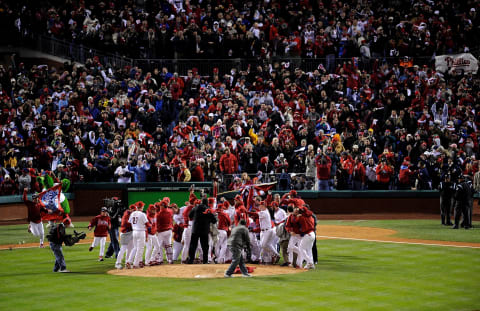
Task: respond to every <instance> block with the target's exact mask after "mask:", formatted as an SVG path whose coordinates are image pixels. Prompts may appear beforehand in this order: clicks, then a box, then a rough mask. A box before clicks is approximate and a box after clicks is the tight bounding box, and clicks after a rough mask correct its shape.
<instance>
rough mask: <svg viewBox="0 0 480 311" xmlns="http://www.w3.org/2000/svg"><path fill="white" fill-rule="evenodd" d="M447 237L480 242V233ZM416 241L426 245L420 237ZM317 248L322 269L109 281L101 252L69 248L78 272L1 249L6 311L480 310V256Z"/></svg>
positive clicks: (0, 288) (426, 249)
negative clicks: (58, 270)
mask: <svg viewBox="0 0 480 311" xmlns="http://www.w3.org/2000/svg"><path fill="white" fill-rule="evenodd" d="M414 222H418V221H411V220H405V221H395V222H394V223H389V222H383V221H379V222H378V223H377V221H372V222H353V223H349V222H330V221H329V222H323V221H322V222H320V224H323V223H325V224H327V223H328V224H333V223H336V224H339V225H341V224H343V225H368V226H374V225H378V226H379V227H385V226H387V225H389V226H396V228H400V227H402V223H403V227H404V228H405V229H404V230H405V231H404V232H403V233H402V236H404V235H403V234H408V233H409V230H408V227H409V226H408V224H409V223H414ZM419 223H420V224H425V225H428V224H429V221H427V222H425V223H424V221H420V222H419ZM431 224H432V225H433V224H434V223H433V222H432V223H431ZM82 225H84V223H76V226H77V227H81V226H82ZM25 228H26V226H25V225H24V226H3V227H0V238H1V239H2V240H0V244H1V243H5V242H4V241H6V240H7V239H12V236H13V235H15V233H16V232H17V233H19V234H23V233H22V232H25V236H28V233H27V232H26V230H25ZM389 228H392V229H395V228H393V227H389ZM395 230H397V229H395ZM398 230H400V229H398ZM444 230H445V231H449V232H455V234H460V231H462V232H467V233H469V234H472V235H476V236H477V238H478V232H479V231H480V230H478V229H474V230H470V231H467V230H459V231H454V230H447V229H444ZM399 232H400V231H399ZM420 232H421V231H420ZM410 234H412V235H413V236H412V237H415V238H425V237H424V236H415V232H414V231H413V232H410ZM439 235H440V236H441V234H439ZM455 240H458V238H457V239H455ZM30 241H31V242H36V239H33V240H30ZM317 246H318V251H319V264H318V265H317V269H316V270H313V271H308V272H305V273H300V274H295V275H277V276H268V277H267V276H265V277H254V278H250V279H244V278H234V279H191V280H189V279H162V278H140V277H120V276H113V275H108V274H106V272H107V271H108V270H110V269H112V268H113V260H112V259H107V260H106V261H105V262H98V261H96V259H97V255H98V253H97V252H98V249H95V250H94V251H93V252H88V245H85V244H83V245H75V246H73V247H64V253H65V258H66V262H67V267H68V269H69V270H71V271H72V273H70V274H60V273H53V272H51V270H52V268H53V262H54V257H53V254H52V253H51V251H50V250H49V249H48V248H45V249H38V248H29V249H14V250H11V251H10V250H4V251H0V258H2V265H0V280H1V282H0V310H14V309H15V310H46V309H59V308H61V309H66V310H143V309H154V310H166V309H167V308H168V309H173V310H477V309H480V295H479V292H480V281H479V280H480V249H468V248H452V247H441V246H422V245H406V244H390V243H375V242H365V241H348V240H320V241H317Z"/></svg>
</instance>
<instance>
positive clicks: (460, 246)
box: [317, 235, 480, 249]
mask: <svg viewBox="0 0 480 311" xmlns="http://www.w3.org/2000/svg"><path fill="white" fill-rule="evenodd" d="M317 238H324V239H332V240H352V241H364V242H380V243H394V244H410V245H426V246H445V247H458V248H475V249H480V246H469V245H455V244H440V243H420V242H406V241H391V240H375V239H360V238H346V237H337V236H327V235H317Z"/></svg>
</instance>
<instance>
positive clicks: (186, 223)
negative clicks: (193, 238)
mask: <svg viewBox="0 0 480 311" xmlns="http://www.w3.org/2000/svg"><path fill="white" fill-rule="evenodd" d="M193 207H194V206H193V205H187V207H186V208H185V209H184V210H183V214H182V216H183V222H184V224H183V225H184V227H185V228H187V227H188V222H189V221H190V218H189V217H188V214H190V211H191V210H192V209H193Z"/></svg>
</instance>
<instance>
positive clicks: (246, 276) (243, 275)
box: [242, 273, 253, 278]
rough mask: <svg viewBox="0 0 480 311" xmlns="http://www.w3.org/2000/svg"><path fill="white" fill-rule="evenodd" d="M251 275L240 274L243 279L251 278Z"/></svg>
mask: <svg viewBox="0 0 480 311" xmlns="http://www.w3.org/2000/svg"><path fill="white" fill-rule="evenodd" d="M252 276H253V275H251V274H250V273H247V274H242V277H244V278H251V277H252Z"/></svg>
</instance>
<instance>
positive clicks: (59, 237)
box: [47, 223, 87, 273]
mask: <svg viewBox="0 0 480 311" xmlns="http://www.w3.org/2000/svg"><path fill="white" fill-rule="evenodd" d="M73 232H74V234H73V235H71V234H66V233H65V225H64V224H63V223H58V224H56V225H54V226H52V227H51V228H50V231H49V233H48V235H47V239H48V242H50V249H51V250H52V252H53V255H55V265H54V267H53V272H62V273H68V272H70V271H68V270H67V265H66V264H65V258H64V257H63V250H62V244H63V243H65V245H66V246H73V245H74V244H75V243H77V242H78V241H80V240H83V239H85V237H86V236H87V235H86V234H85V233H84V232H80V233H77V232H76V231H73Z"/></svg>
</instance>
